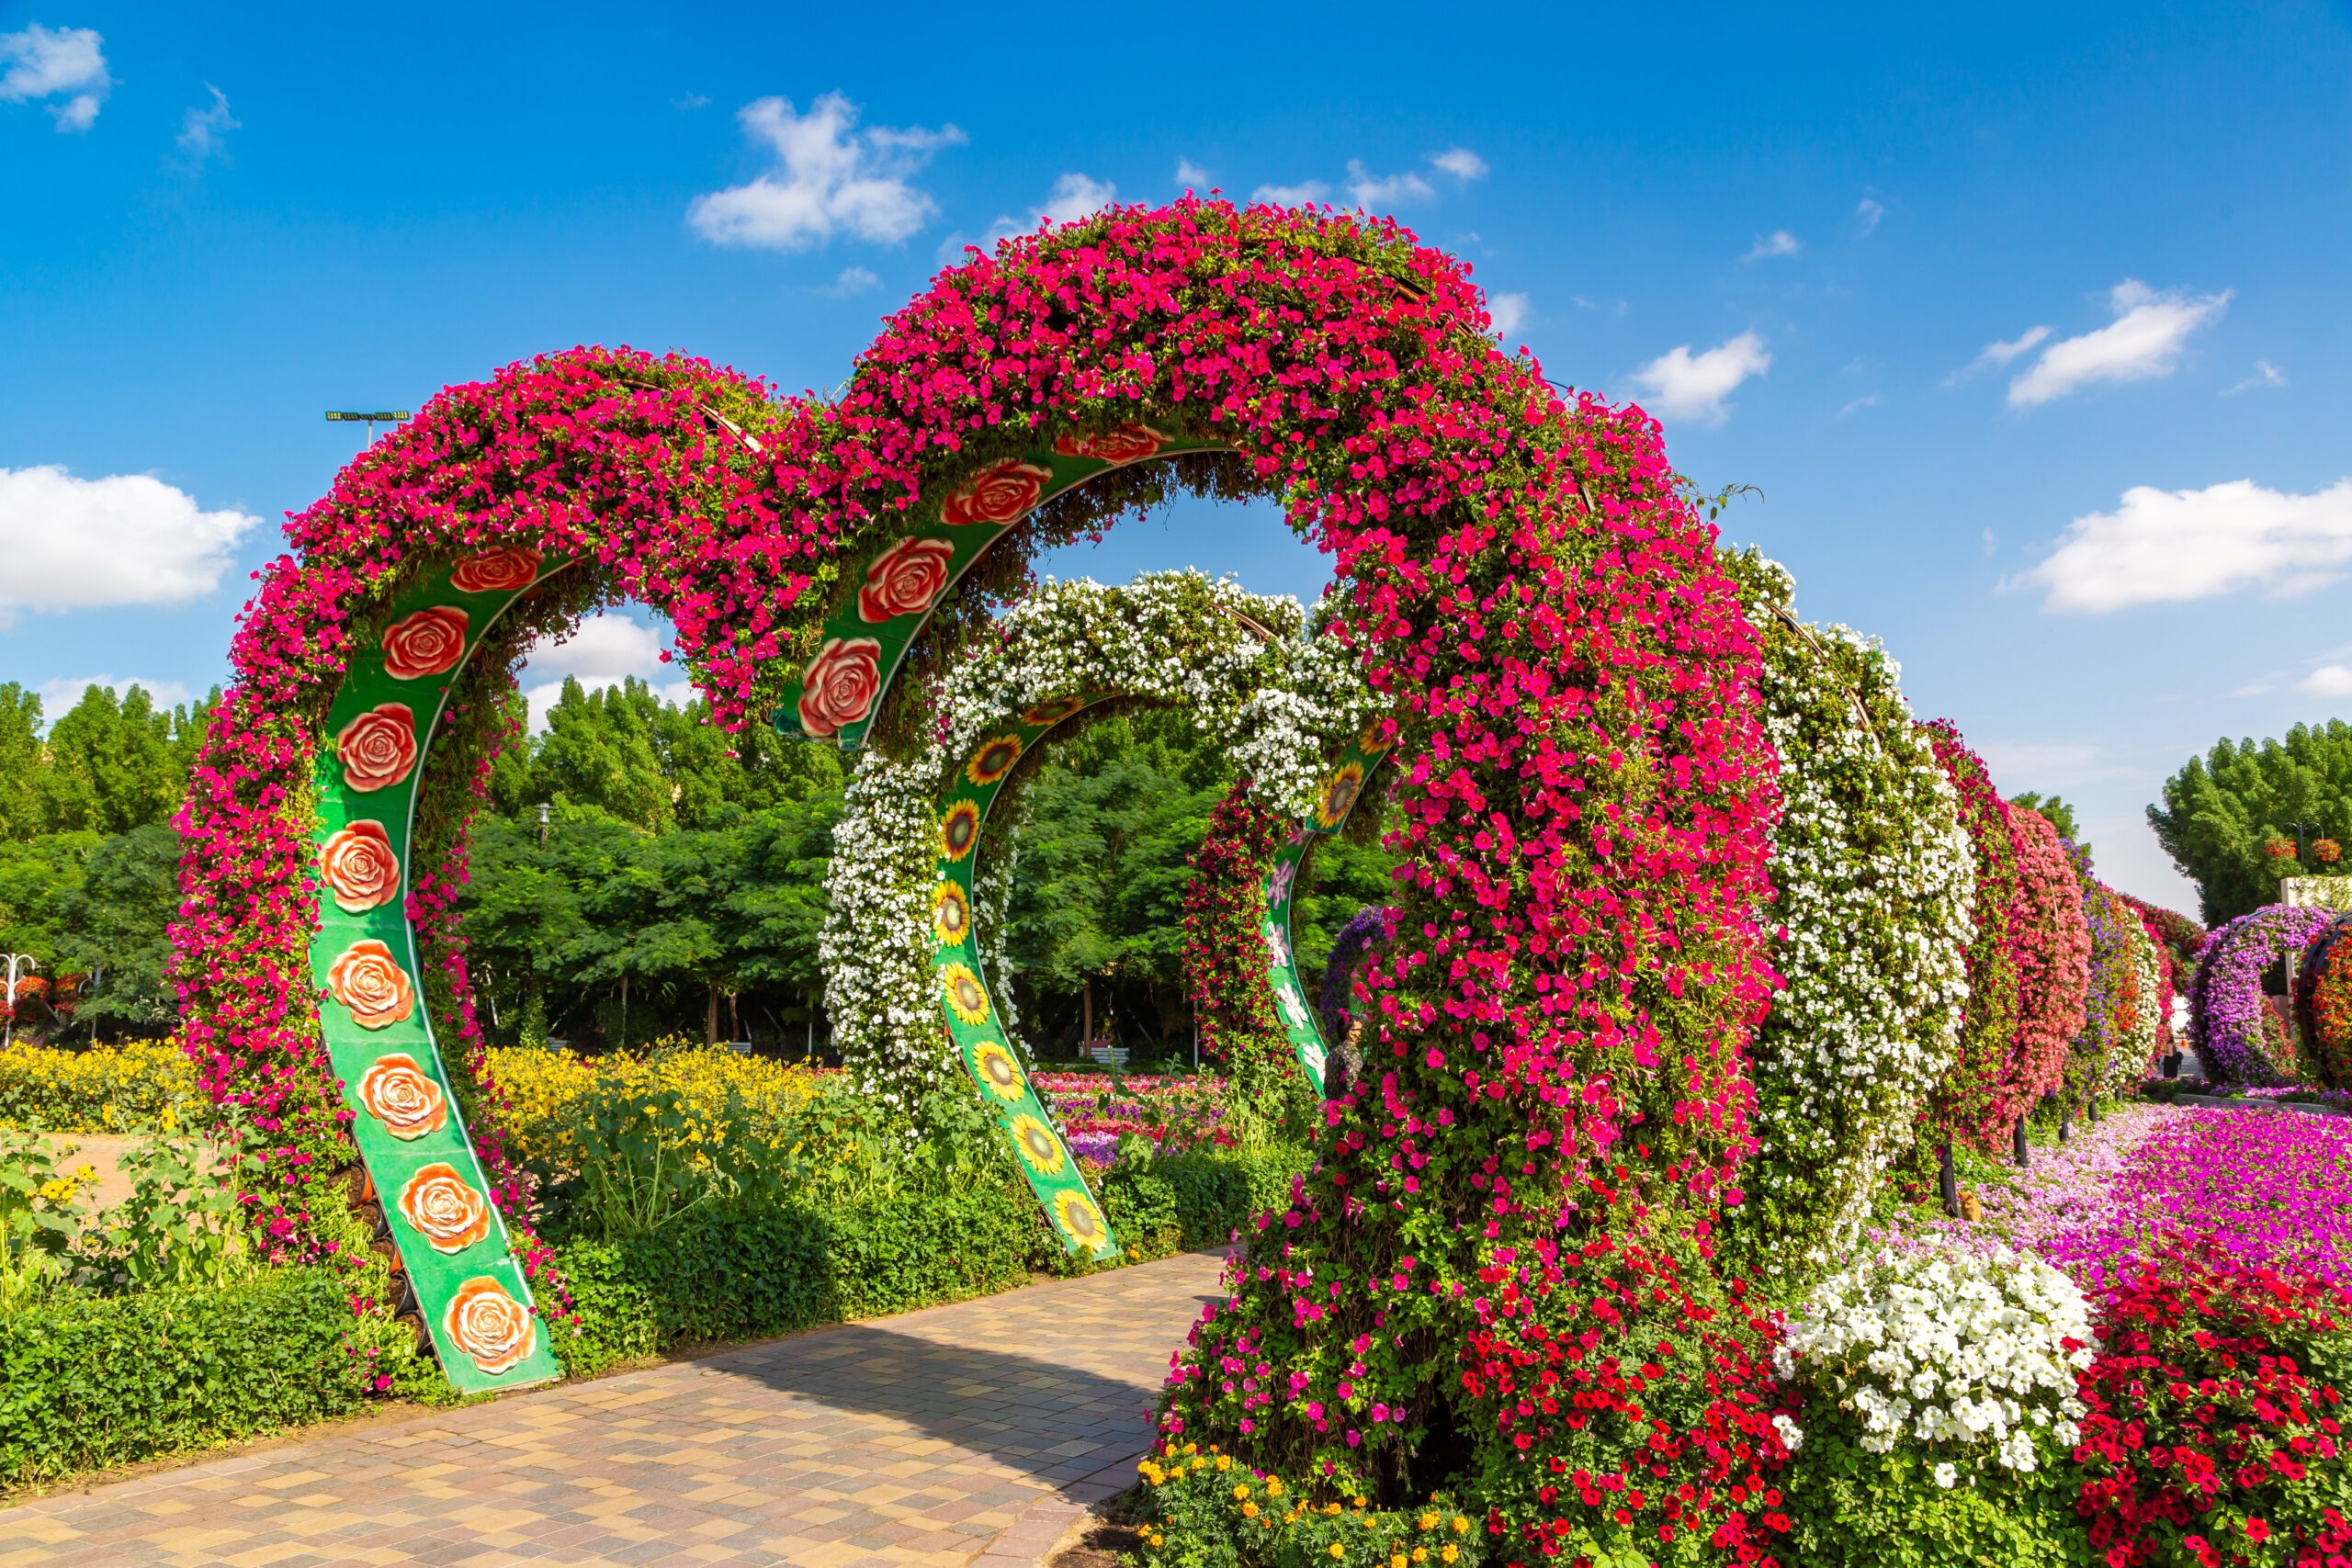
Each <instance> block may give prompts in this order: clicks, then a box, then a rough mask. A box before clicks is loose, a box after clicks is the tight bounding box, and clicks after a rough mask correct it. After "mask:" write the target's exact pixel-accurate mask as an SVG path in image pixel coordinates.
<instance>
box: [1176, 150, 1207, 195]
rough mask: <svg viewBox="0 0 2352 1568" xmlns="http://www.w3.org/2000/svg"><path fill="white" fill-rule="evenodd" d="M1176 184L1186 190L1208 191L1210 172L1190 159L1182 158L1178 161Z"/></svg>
mask: <svg viewBox="0 0 2352 1568" xmlns="http://www.w3.org/2000/svg"><path fill="white" fill-rule="evenodd" d="M1176 183H1177V184H1178V185H1180V186H1182V187H1184V188H1185V189H1186V190H1206V189H1208V188H1209V172H1208V171H1207V170H1206V169H1204V168H1202V167H1201V166H1200V165H1199V164H1195V163H1193V161H1192V160H1191V159H1190V158H1182V157H1180V158H1178V159H1177V160H1176Z"/></svg>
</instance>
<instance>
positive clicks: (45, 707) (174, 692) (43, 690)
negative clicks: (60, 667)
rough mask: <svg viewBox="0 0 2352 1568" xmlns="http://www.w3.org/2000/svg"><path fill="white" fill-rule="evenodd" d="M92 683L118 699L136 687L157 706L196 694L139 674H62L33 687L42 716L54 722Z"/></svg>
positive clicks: (178, 702)
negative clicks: (104, 688)
mask: <svg viewBox="0 0 2352 1568" xmlns="http://www.w3.org/2000/svg"><path fill="white" fill-rule="evenodd" d="M93 686H105V687H107V689H109V690H110V691H112V692H113V693H114V694H115V696H116V698H117V700H118V701H119V700H120V698H121V697H122V696H123V695H124V694H127V693H128V692H129V691H130V688H131V687H133V686H137V687H138V688H140V689H141V691H143V692H145V693H146V694H147V698H148V701H149V702H150V703H151V704H152V705H154V706H156V707H159V708H172V707H177V706H179V705H181V704H182V703H185V702H191V701H193V700H194V699H195V696H196V694H195V693H194V692H191V691H189V690H188V689H187V682H181V681H149V680H145V679H143V678H141V677H140V676H136V675H131V676H122V675H62V676H60V677H58V678H57V679H56V680H54V681H43V682H41V683H40V685H39V686H38V687H36V688H35V690H36V691H38V692H39V693H40V712H41V718H42V720H43V721H44V722H46V723H49V724H55V723H56V722H57V721H58V719H59V718H61V717H62V716H64V714H65V711H66V710H67V709H68V708H70V707H72V706H73V705H74V704H75V703H78V702H80V701H81V700H82V694H83V693H85V692H86V691H88V690H89V689H90V688H91V687H93Z"/></svg>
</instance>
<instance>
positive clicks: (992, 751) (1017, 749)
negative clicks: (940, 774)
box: [964, 735, 1021, 789]
mask: <svg viewBox="0 0 2352 1568" xmlns="http://www.w3.org/2000/svg"><path fill="white" fill-rule="evenodd" d="M1017 761H1021V737H1019V736H1018V735H1000V736H997V737H996V738H995V739H989V740H983V741H981V742H980V749H979V750H977V751H975V752H973V753H972V760H971V761H968V762H967V763H965V764H964V776H965V777H966V778H967V779H969V780H971V781H972V784H973V785H974V786H975V787H976V788H979V789H986V788H988V787H989V785H990V784H994V783H996V782H997V780H999V779H1001V778H1002V777H1004V775H1005V774H1007V773H1011V772H1012V764H1013V763H1015V762H1017Z"/></svg>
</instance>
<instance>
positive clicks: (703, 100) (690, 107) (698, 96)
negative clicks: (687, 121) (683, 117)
mask: <svg viewBox="0 0 2352 1568" xmlns="http://www.w3.org/2000/svg"><path fill="white" fill-rule="evenodd" d="M670 107H672V108H673V109H676V110H677V111H678V112H679V113H680V114H692V113H694V112H695V110H696V109H707V108H708V107H710V95H709V94H707V93H687V94H685V95H684V96H679V97H675V98H672V99H671V100H670Z"/></svg>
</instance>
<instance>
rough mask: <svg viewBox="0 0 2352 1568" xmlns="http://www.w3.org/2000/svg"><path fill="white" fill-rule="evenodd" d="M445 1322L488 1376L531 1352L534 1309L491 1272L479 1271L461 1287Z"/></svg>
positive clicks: (508, 1368) (456, 1342)
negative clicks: (512, 1292)
mask: <svg viewBox="0 0 2352 1568" xmlns="http://www.w3.org/2000/svg"><path fill="white" fill-rule="evenodd" d="M441 1326H442V1327H443V1329H445V1330H446V1331H447V1334H448V1336H449V1342H450V1343H451V1344H453V1345H455V1346H456V1347H457V1348H458V1350H459V1351H460V1352H462V1353H463V1354H464V1355H465V1356H466V1358H467V1359H469V1360H471V1361H472V1362H473V1364H474V1365H475V1366H476V1367H479V1368H480V1369H481V1372H482V1375H483V1376H484V1377H496V1376H497V1375H498V1374H499V1373H501V1372H504V1371H513V1370H514V1369H515V1367H517V1366H519V1365H520V1364H521V1363H522V1360H523V1358H524V1357H526V1356H527V1355H529V1354H530V1353H531V1341H532V1338H533V1337H534V1335H535V1333H536V1325H534V1324H533V1323H532V1321H531V1309H530V1308H529V1307H526V1306H525V1305H524V1304H523V1303H521V1302H518V1301H516V1300H515V1298H514V1297H513V1296H512V1295H510V1294H508V1293H507V1290H506V1287H505V1286H503V1285H502V1284H500V1283H499V1282H498V1281H497V1280H494V1279H492V1278H491V1277H490V1276H489V1275H487V1274H477V1275H476V1276H474V1278H472V1279H470V1280H467V1281H466V1282H465V1283H464V1284H462V1285H460V1286H458V1293H457V1294H456V1295H454V1296H452V1297H450V1298H449V1310H448V1311H447V1312H446V1313H444V1314H442V1317H441Z"/></svg>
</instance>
